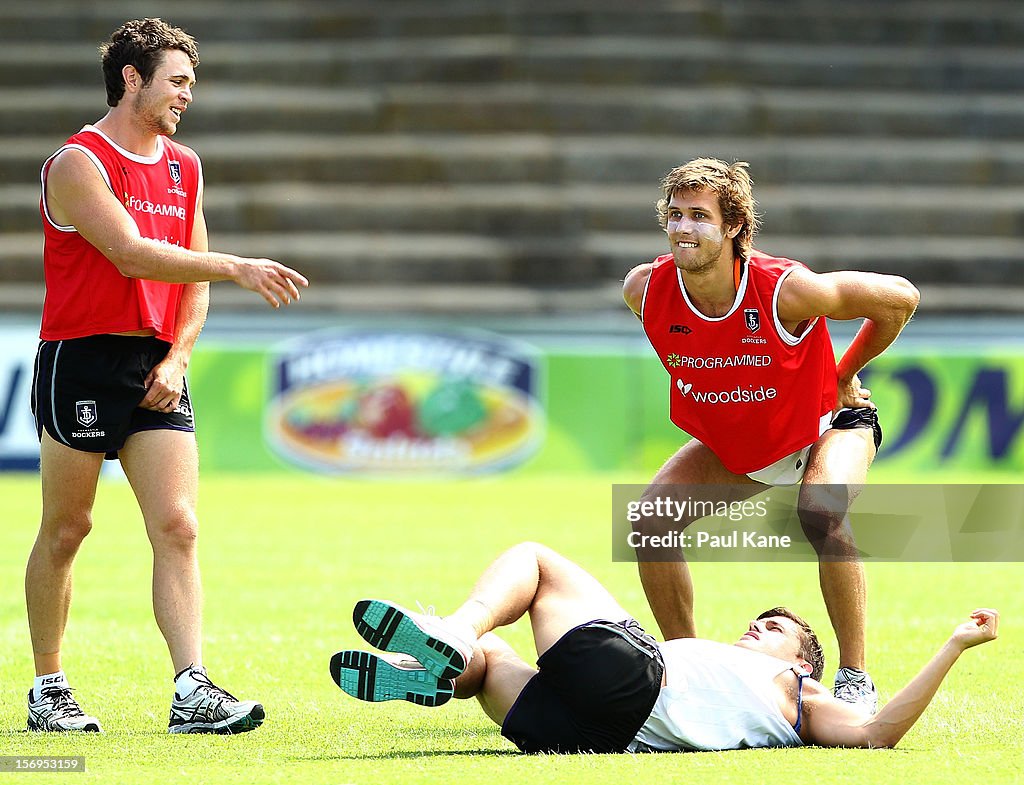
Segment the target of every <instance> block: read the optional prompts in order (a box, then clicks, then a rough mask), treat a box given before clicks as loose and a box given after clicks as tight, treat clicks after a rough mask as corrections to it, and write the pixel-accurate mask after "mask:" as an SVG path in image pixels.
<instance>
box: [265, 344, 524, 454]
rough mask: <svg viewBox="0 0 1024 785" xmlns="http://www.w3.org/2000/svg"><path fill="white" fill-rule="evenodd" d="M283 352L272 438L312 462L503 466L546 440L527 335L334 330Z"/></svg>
mask: <svg viewBox="0 0 1024 785" xmlns="http://www.w3.org/2000/svg"><path fill="white" fill-rule="evenodd" d="M275 354H276V356H275V357H274V358H273V363H274V365H273V367H272V369H271V378H273V379H274V382H273V385H274V387H273V390H272V391H271V397H270V400H269V402H268V406H267V413H266V418H265V420H264V423H265V431H264V432H265V434H266V437H267V441H268V442H269V444H270V445H271V446H272V447H273V449H274V450H275V451H276V452H277V453H278V454H279V455H281V456H282V457H283V458H285V459H286V460H288V461H290V462H292V463H296V464H299V465H300V466H304V467H306V468H310V469H313V470H315V471H320V472H325V473H367V472H375V473H388V474H394V473H397V472H402V473H415V472H426V473H431V474H437V473H453V472H480V471H495V470H500V469H505V468H510V467H512V466H514V465H516V464H518V463H521V462H522V461H524V460H526V459H527V458H528V457H529V456H531V455H532V454H533V453H534V452H535V451H536V449H537V448H538V447H539V446H540V444H541V441H542V437H543V431H544V411H543V407H542V405H541V401H540V396H539V394H538V388H539V386H540V378H539V377H540V368H539V367H538V361H537V354H536V351H535V350H534V349H533V348H532V347H530V346H527V345H525V344H522V343H519V342H518V341H512V340H509V339H507V338H503V337H501V336H498V335H493V334H490V333H483V332H481V331H472V332H469V331H466V332H454V331H445V332H413V331H402V330H383V331H352V332H338V331H332V332H326V333H319V334H314V335H311V336H308V337H304V338H300V339H298V340H296V341H293V342H290V343H286V344H283V345H282V346H281V347H280V348H279V349H278V350H277V352H275Z"/></svg>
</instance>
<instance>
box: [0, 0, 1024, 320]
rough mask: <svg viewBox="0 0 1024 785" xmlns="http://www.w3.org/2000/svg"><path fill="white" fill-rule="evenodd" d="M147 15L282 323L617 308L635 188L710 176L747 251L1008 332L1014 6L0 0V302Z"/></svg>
mask: <svg viewBox="0 0 1024 785" xmlns="http://www.w3.org/2000/svg"><path fill="white" fill-rule="evenodd" d="M160 14H165V15H166V18H167V19H168V20H169V21H171V22H173V23H174V24H178V25H180V26H183V27H185V28H186V29H188V30H189V31H190V32H192V33H193V34H195V35H196V37H197V38H198V39H199V43H200V56H201V58H202V63H201V65H200V66H199V69H198V71H197V73H198V76H199V84H198V85H197V88H196V91H195V99H196V100H195V103H194V104H193V106H192V107H191V108H190V110H189V111H188V113H187V114H186V116H185V118H184V120H183V122H182V125H181V130H180V132H179V134H178V136H177V137H176V138H178V139H180V141H182V142H183V143H185V144H189V145H191V146H193V147H195V149H196V150H198V151H199V153H200V154H201V155H202V156H203V160H204V168H205V173H206V179H207V186H208V189H207V195H206V210H207V220H208V223H209V227H210V233H211V244H212V245H213V247H215V248H217V249H218V250H228V251H233V252H238V253H243V254H251V255H257V256H271V257H273V258H278V259H280V260H281V261H284V262H285V263H288V264H292V265H294V266H296V267H298V268H299V269H301V270H303V271H304V272H305V273H307V274H308V275H309V277H310V278H311V280H312V281H313V282H314V284H315V286H314V287H313V288H311V289H310V291H309V293H308V295H307V296H304V303H306V304H307V307H323V308H341V309H345V310H358V311H388V310H391V309H395V308H402V309H403V310H404V311H408V312H415V311H422V312H439V311H445V310H451V311H453V312H457V311H466V312H473V311H481V312H491V313H494V312H508V313H553V312H567V311H570V312H588V311H594V312H603V311H605V310H608V311H612V310H616V309H620V308H621V305H620V304H619V303H620V302H621V301H620V300H619V293H618V289H619V286H618V283H617V282H618V281H620V280H621V278H622V276H623V275H624V274H625V272H626V271H627V270H628V269H629V268H630V267H632V266H633V265H634V264H638V263H640V262H642V261H647V260H649V259H650V258H651V257H653V256H654V255H656V254H658V253H660V252H661V251H662V249H663V248H664V246H665V242H664V239H663V237H662V235H661V234H660V232H659V230H658V227H657V225H656V224H655V222H654V212H653V204H654V201H655V200H656V199H657V196H658V190H657V183H658V180H659V179H660V177H661V175H662V174H663V173H664V172H665V171H666V170H667V169H669V168H671V167H672V166H674V165H676V164H677V163H680V162H682V161H684V160H686V159H688V158H690V157H693V156H696V155H715V156H719V157H722V158H726V159H743V160H747V161H750V163H751V166H752V172H753V175H754V178H755V182H756V194H757V197H758V200H759V202H760V210H761V212H762V213H763V214H764V218H765V224H764V229H763V231H762V233H761V235H760V237H759V241H758V243H757V245H758V247H760V248H762V249H763V250H766V251H768V252H770V253H775V254H778V255H783V256H791V257H794V258H798V259H801V260H802V261H805V262H806V263H808V264H809V265H810V266H811V267H812V268H814V269H818V270H832V269H844V268H852V269H865V270H877V271H882V272H893V273H899V274H902V275H906V276H907V277H909V278H910V279H911V280H913V281H914V282H915V283H917V284H918V285H919V286H920V287H921V288H922V290H923V291H924V293H925V297H924V299H923V302H922V309H931V310H939V311H1007V312H1011V311H1016V312H1024V276H1022V272H1024V261H1022V260H1024V241H1022V240H1021V239H1020V238H1021V236H1022V233H1021V228H1022V223H1024V217H1022V212H1021V207H1020V205H1021V204H1022V203H1024V202H1022V198H1021V197H1022V196H1024V101H1021V100H1020V99H1021V93H1022V91H1024V76H1022V74H1024V54H1022V52H1024V47H1022V46H1021V44H1022V43H1024V6H1022V5H1020V4H1018V3H1016V2H1013V1H1012V0H981V2H976V3H971V4H969V5H964V4H961V3H954V2H948V1H947V0H935V1H934V2H915V1H914V0H910V1H908V2H901V3H891V2H883V1H882V0H862V2H858V3H839V2H809V1H808V2H800V1H796V0H792V1H785V0H784V1H782V2H775V3H764V2H759V1H758V0H731V1H730V2H713V0H658V1H656V2H639V3H630V4H625V3H622V2H611V0H591V2H584V0H551V1H550V2H543V3H542V2H540V1H539V0H518V1H517V2H511V1H510V0H506V1H505V2H499V1H498V0H495V1H494V2H484V1H483V0H481V1H480V2H468V1H465V0H450V1H448V2H429V3H428V2H407V1H406V0H398V1H397V2H390V1H389V2H387V3H382V2H351V1H349V0H339V1H338V2H327V1H326V0H324V1H323V2H302V1H301V0H299V1H296V2H277V0H257V1H256V2H248V3H236V4H232V3H226V2H224V3H221V2H205V3H198V2H190V1H189V0H184V1H183V2H180V3H177V4H175V6H174V10H173V14H172V13H171V11H170V10H169V8H168V7H167V6H166V5H164V4H157V3H148V2H137V3H127V2H105V3H95V4H94V3H88V4H85V3H73V2H60V1H59V0H58V1H57V2H49V3H47V2H42V3H40V2H36V3H28V2H22V1H20V0H14V1H10V0H9V2H7V3H6V4H5V5H4V7H3V9H0V101H3V102H4V105H5V107H6V110H5V112H4V113H3V114H2V115H0V173H2V175H3V177H2V179H0V229H2V233H0V281H3V282H4V284H5V285H4V286H0V307H3V309H4V310H7V309H12V308H26V307H36V308H37V307H38V302H39V298H40V297H41V293H40V285H41V284H40V282H41V277H42V276H41V264H40V261H39V248H40V232H39V228H38V222H39V219H38V213H37V199H38V168H39V164H40V163H41V161H42V160H43V159H44V158H45V157H46V155H48V154H49V152H51V151H52V150H53V149H54V148H55V147H56V146H58V145H59V144H60V143H61V142H62V141H63V139H64V138H65V137H66V136H67V135H68V134H69V133H71V132H73V131H74V130H77V128H79V127H80V126H81V125H83V124H84V123H86V122H91V121H93V120H95V119H97V118H98V117H99V116H101V114H102V111H103V91H102V84H101V78H100V74H99V67H98V58H97V55H96V53H95V47H96V45H97V44H98V43H99V41H101V40H103V39H104V38H105V37H106V36H107V35H108V34H109V32H110V30H112V29H113V28H114V27H116V26H117V25H118V24H119V23H120V22H121V21H123V20H124V19H125V18H128V17H130V16H140V15H160ZM215 296H216V298H217V303H218V306H219V307H227V308H242V309H253V310H255V309H258V308H260V307H261V306H260V301H259V300H258V299H256V298H253V297H252V296H251V295H249V294H248V293H245V292H241V291H238V290H237V289H236V288H234V287H230V286H229V285H225V284H222V285H218V287H217V289H216V295H215Z"/></svg>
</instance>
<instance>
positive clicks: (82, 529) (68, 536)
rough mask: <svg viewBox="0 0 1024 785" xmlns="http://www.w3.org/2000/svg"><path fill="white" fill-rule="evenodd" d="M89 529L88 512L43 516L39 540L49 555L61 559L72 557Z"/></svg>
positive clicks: (90, 516) (90, 518)
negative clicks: (51, 516)
mask: <svg viewBox="0 0 1024 785" xmlns="http://www.w3.org/2000/svg"><path fill="white" fill-rule="evenodd" d="M91 531H92V515H90V514H89V513H88V512H80V513H75V514H70V515H61V516H60V517H54V518H49V519H45V518H44V520H43V525H42V526H41V527H40V529H39V541H40V543H41V544H42V545H43V547H45V548H46V551H47V553H48V554H49V555H50V556H51V557H53V558H55V559H58V560H62V561H63V560H67V559H72V558H74V556H75V554H76V553H78V549H79V548H80V547H81V545H82V541H83V540H84V539H85V538H86V537H87V536H88V535H89V532H91Z"/></svg>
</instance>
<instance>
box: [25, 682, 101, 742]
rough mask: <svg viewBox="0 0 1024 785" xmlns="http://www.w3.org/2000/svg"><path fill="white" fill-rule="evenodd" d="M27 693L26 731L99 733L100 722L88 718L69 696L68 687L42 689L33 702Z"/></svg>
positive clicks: (30, 691) (69, 690)
mask: <svg viewBox="0 0 1024 785" xmlns="http://www.w3.org/2000/svg"><path fill="white" fill-rule="evenodd" d="M32 692H33V691H32V690H29V691H28V729H29V730H31V731H58V732H63V731H84V732H86V733H101V732H102V728H100V721H99V720H98V719H96V718H95V717H90V716H89V715H88V714H86V713H85V712H84V711H82V707H81V706H79V705H78V701H76V700H75V699H74V697H73V696H72V695H71V688H70V687H44V688H43V689H42V690H40V691H39V697H38V698H36V699H35V700H33V696H32Z"/></svg>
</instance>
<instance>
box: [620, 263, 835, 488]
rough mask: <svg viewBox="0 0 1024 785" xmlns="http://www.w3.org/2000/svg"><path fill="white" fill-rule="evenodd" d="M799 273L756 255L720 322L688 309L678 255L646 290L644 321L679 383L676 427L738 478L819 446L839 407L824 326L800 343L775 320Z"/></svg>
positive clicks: (812, 327) (816, 324)
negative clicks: (786, 284) (784, 291)
mask: <svg viewBox="0 0 1024 785" xmlns="http://www.w3.org/2000/svg"><path fill="white" fill-rule="evenodd" d="M798 266H802V265H800V263H799V262H795V261H793V260H791V259H777V258H775V257H772V256H767V255H765V254H762V253H760V252H758V251H753V252H751V254H750V259H749V261H748V263H747V264H746V265H744V270H743V275H742V276H741V278H740V284H739V289H738V290H737V292H736V300H735V301H734V302H733V306H732V308H731V309H730V310H729V313H727V314H726V315H725V316H722V317H717V318H712V317H708V316H705V315H703V314H702V313H700V311H698V310H697V309H696V308H695V307H694V306H693V305H692V304H691V303H690V299H689V296H688V295H687V294H686V289H685V287H684V286H683V278H682V273H681V272H680V271H679V269H678V268H677V267H676V266H675V264H674V263H673V261H672V255H671V254H668V255H666V256H659V257H658V258H657V259H655V260H654V269H653V270H652V271H651V276H650V278H649V279H648V281H647V287H646V289H645V291H644V298H643V305H642V306H641V309H640V313H641V319H642V321H643V325H644V332H646V333H647V338H648V340H650V342H651V345H652V346H653V347H654V350H655V351H656V352H657V354H658V358H659V359H660V360H661V362H662V364H663V365H664V366H665V370H667V371H668V373H669V376H670V377H671V381H672V386H671V390H670V395H671V406H670V411H671V419H672V422H673V423H675V424H676V425H677V426H679V427H680V428H682V429H683V430H684V431H686V432H687V433H689V434H690V435H691V436H693V437H694V438H696V439H699V440H700V441H701V442H702V443H704V444H705V445H706V446H707V447H709V448H710V449H711V450H712V451H713V452H714V453H715V455H717V456H718V457H719V459H720V460H721V461H722V463H723V464H724V465H725V467H726V468H727V469H728V470H729V471H731V472H734V473H736V474H747V473H749V472H755V471H759V470H760V469H763V468H765V467H766V466H770V465H771V464H772V463H774V462H775V461H777V460H779V459H781V458H784V457H785V456H787V455H789V454H790V453H793V452H796V451H797V450H800V449H803V448H804V447H806V446H807V445H809V444H812V443H813V442H814V441H815V440H817V438H818V436H819V435H820V434H821V430H820V428H821V425H820V423H821V418H822V416H823V415H828V414H831V412H832V410H833V408H834V407H835V404H836V395H837V393H836V383H837V376H836V360H835V353H834V350H833V348H832V339H831V338H830V337H829V334H828V329H827V327H826V324H825V319H824V318H820V319H815V320H814V321H813V322H811V323H810V324H809V325H808V326H807V327H806V329H805V330H804V332H803V334H802V335H801V336H800V337H799V338H796V337H794V336H793V335H791V334H790V333H789V332H787V331H786V329H785V328H784V327H783V326H782V323H781V322H780V321H779V318H778V314H777V313H776V304H777V302H778V292H779V289H780V287H781V285H782V282H783V281H784V280H785V278H786V276H787V275H789V273H790V272H792V271H793V270H794V269H795V268H796V267H798Z"/></svg>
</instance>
